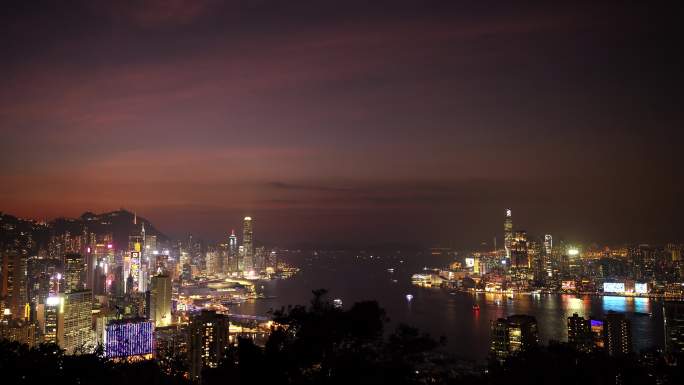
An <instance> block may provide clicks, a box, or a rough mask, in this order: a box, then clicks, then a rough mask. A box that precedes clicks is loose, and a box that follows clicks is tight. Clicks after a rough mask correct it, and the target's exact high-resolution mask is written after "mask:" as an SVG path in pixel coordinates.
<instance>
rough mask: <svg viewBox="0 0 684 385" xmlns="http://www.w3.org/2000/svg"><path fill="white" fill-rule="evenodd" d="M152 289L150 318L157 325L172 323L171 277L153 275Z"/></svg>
mask: <svg viewBox="0 0 684 385" xmlns="http://www.w3.org/2000/svg"><path fill="white" fill-rule="evenodd" d="M150 286H151V290H150V320H152V321H154V324H155V326H157V327H162V326H168V325H170V324H171V321H172V319H171V277H169V276H168V275H155V276H153V277H152V283H151V285H150Z"/></svg>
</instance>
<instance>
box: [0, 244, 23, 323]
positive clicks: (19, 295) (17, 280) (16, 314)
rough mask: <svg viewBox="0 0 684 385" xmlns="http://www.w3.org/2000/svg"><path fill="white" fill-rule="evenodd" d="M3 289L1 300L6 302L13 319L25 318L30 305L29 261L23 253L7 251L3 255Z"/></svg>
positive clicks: (0, 294) (1, 289) (0, 291)
mask: <svg viewBox="0 0 684 385" xmlns="http://www.w3.org/2000/svg"><path fill="white" fill-rule="evenodd" d="M0 269H1V270H0V273H2V287H1V288H0V298H3V299H5V300H6V306H7V308H8V309H9V310H10V312H11V315H12V318H15V319H17V318H24V307H25V306H26V304H27V303H28V291H27V288H28V283H27V281H26V278H27V274H28V259H27V258H26V256H25V255H22V253H19V252H16V251H5V252H3V254H2V266H0Z"/></svg>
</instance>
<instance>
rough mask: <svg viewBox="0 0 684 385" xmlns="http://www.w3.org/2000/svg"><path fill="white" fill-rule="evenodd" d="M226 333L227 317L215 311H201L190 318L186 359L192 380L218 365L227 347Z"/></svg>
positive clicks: (227, 328) (227, 326) (227, 327)
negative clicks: (204, 370) (203, 371)
mask: <svg viewBox="0 0 684 385" xmlns="http://www.w3.org/2000/svg"><path fill="white" fill-rule="evenodd" d="M228 332H229V321H228V317H227V316H225V315H222V314H217V313H216V312H215V311H208V310H202V312H201V313H200V314H198V315H196V316H194V317H193V318H192V321H191V323H190V326H189V328H188V333H189V346H188V357H189V359H190V375H191V376H192V378H193V379H197V378H200V377H201V375H202V369H204V368H215V367H217V366H218V365H219V363H220V362H221V360H222V359H223V357H224V355H225V352H226V350H227V349H228V346H229V341H228Z"/></svg>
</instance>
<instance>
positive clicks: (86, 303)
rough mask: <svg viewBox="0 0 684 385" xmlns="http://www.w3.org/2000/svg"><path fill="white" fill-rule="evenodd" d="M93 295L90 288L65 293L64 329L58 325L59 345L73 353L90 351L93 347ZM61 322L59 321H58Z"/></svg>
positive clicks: (68, 352)
mask: <svg viewBox="0 0 684 385" xmlns="http://www.w3.org/2000/svg"><path fill="white" fill-rule="evenodd" d="M92 310H93V295H92V292H91V291H90V290H83V291H73V292H70V293H67V294H65V297H64V312H63V313H61V314H62V315H63V317H64V321H63V322H62V323H61V324H62V325H63V328H62V330H59V329H60V328H59V327H58V335H59V337H58V339H59V346H60V347H61V348H62V349H64V350H66V352H67V354H72V353H74V352H77V351H79V350H81V349H84V350H83V351H84V352H88V351H90V350H92V348H93V345H94V344H93V328H92ZM58 324H59V323H58Z"/></svg>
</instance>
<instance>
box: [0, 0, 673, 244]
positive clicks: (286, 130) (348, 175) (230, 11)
mask: <svg viewBox="0 0 684 385" xmlns="http://www.w3.org/2000/svg"><path fill="white" fill-rule="evenodd" d="M112 3H113V4H109V3H107V2H103V1H85V0H84V1H53V2H41V1H36V2H34V1H31V2H27V1H16V2H15V1H7V2H3V3H2V9H1V10H0V134H1V140H0V210H1V211H4V212H7V213H12V214H15V215H19V216H26V217H33V218H53V217H57V216H77V215H80V214H81V213H82V212H84V211H87V210H90V211H95V212H102V211H111V210H115V209H118V208H120V207H125V208H127V209H129V210H135V211H137V212H138V213H139V214H140V215H143V216H145V217H146V218H148V219H150V220H151V221H152V222H153V223H155V225H156V226H157V227H158V228H159V229H160V230H162V231H163V232H165V233H167V234H169V235H171V236H183V235H184V234H186V233H187V232H192V233H193V234H196V235H199V236H201V237H204V238H206V239H209V240H217V239H218V238H219V237H221V236H222V235H223V234H225V233H226V232H228V231H229V230H230V229H231V228H239V226H240V219H241V217H242V216H244V215H251V216H253V217H254V218H255V237H256V239H257V242H266V243H269V244H280V245H295V244H318V245H348V246H367V245H377V244H383V243H404V244H418V245H424V246H430V245H437V244H441V245H445V246H460V247H470V246H473V245H477V244H478V243H479V242H481V241H488V242H491V239H492V238H493V237H494V236H495V235H496V236H498V238H499V242H501V239H502V233H503V214H504V208H506V207H511V208H512V209H513V215H514V226H515V227H516V228H517V229H526V230H528V231H529V232H531V233H533V234H537V235H542V234H544V233H551V234H554V235H555V236H556V237H558V238H565V239H567V240H579V241H596V242H598V243H599V244H614V243H622V242H667V241H676V240H679V241H684V225H683V223H684V219H683V218H684V182H683V180H684V179H683V177H684V171H682V165H683V164H684V160H683V156H682V148H683V145H684V140H683V138H684V135H683V134H682V133H681V132H680V131H681V130H682V129H683V128H684V127H683V124H682V122H683V119H682V117H683V116H682V115H683V113H682V96H681V93H682V89H683V87H682V86H683V85H684V84H683V82H682V75H681V71H682V68H684V63H683V62H682V59H681V58H679V56H678V53H681V36H684V33H682V32H684V31H682V27H681V26H680V25H681V20H682V12H681V11H682V10H681V6H679V5H676V4H677V3H675V2H673V3H667V2H618V3H615V4H611V3H609V2H601V3H602V4H601V5H596V4H592V3H593V2H586V3H582V4H583V5H577V4H573V5H566V6H563V7H561V6H558V5H556V4H548V3H556V2H545V3H544V4H545V5H540V4H536V5H532V4H531V3H530V4H529V5H525V4H527V3H522V2H518V1H514V2H505V3H504V2H501V3H500V4H499V3H497V2H481V1H473V2H469V1H464V2H459V1H398V0H393V1H353V0H346V1H339V2H338V1H323V0H316V1H304V0H279V1H270V0H252V1H247V0H245V1H227V2H220V1H194V0H192V1H191V0H188V1H183V0H173V1H161V0H158V1H117V2H112ZM483 3H486V4H483Z"/></svg>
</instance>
